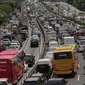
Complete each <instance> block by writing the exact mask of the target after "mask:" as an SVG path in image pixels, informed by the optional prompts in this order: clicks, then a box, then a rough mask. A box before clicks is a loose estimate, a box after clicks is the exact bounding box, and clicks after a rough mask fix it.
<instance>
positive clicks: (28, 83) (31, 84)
mask: <svg viewBox="0 0 85 85" xmlns="http://www.w3.org/2000/svg"><path fill="white" fill-rule="evenodd" d="M24 85H39V84H38V83H37V82H36V81H32V82H25V83H24Z"/></svg>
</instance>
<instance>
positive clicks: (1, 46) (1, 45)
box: [0, 40, 6, 52]
mask: <svg viewBox="0 0 85 85" xmlns="http://www.w3.org/2000/svg"><path fill="white" fill-rule="evenodd" d="M4 50H6V46H5V45H4V43H3V41H2V40H1V41H0V52H2V51H4Z"/></svg>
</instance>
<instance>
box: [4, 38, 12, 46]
mask: <svg viewBox="0 0 85 85" xmlns="http://www.w3.org/2000/svg"><path fill="white" fill-rule="evenodd" d="M3 43H4V45H6V46H9V45H10V43H11V41H10V40H9V39H3Z"/></svg>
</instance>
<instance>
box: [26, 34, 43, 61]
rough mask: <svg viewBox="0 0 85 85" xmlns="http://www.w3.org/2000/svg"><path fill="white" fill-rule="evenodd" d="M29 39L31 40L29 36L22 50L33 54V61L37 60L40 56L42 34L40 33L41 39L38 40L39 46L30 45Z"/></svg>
mask: <svg viewBox="0 0 85 85" xmlns="http://www.w3.org/2000/svg"><path fill="white" fill-rule="evenodd" d="M30 40H31V37H30V38H29V42H28V43H27V45H26V48H25V49H24V52H25V53H26V54H33V55H34V56H35V61H37V60H38V59H39V57H40V54H41V52H42V47H43V35H42V34H41V41H40V44H39V47H36V48H32V47H30Z"/></svg>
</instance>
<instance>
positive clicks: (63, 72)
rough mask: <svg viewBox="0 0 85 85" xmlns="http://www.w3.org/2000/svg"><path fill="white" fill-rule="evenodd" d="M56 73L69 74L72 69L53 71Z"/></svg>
mask: <svg viewBox="0 0 85 85" xmlns="http://www.w3.org/2000/svg"><path fill="white" fill-rule="evenodd" d="M54 72H55V73H56V74H57V75H63V74H71V73H72V70H69V71H54Z"/></svg>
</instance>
